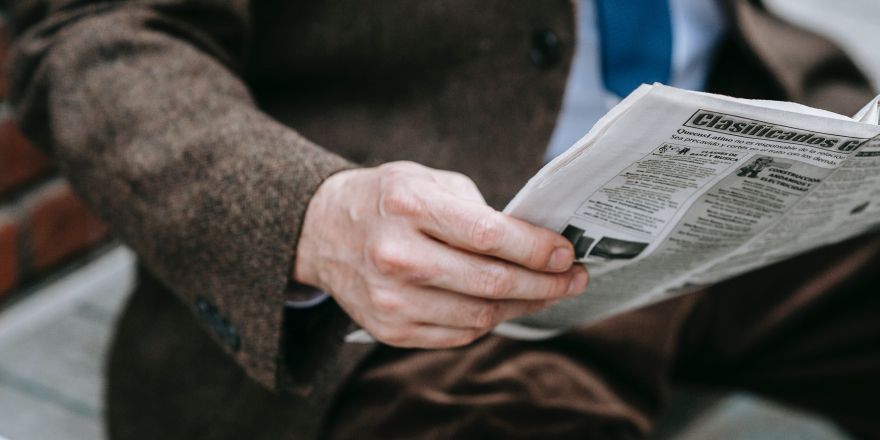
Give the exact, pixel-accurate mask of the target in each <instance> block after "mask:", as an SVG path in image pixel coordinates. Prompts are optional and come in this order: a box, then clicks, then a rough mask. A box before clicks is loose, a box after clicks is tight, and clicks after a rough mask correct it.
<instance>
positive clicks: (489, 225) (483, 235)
mask: <svg viewBox="0 0 880 440" xmlns="http://www.w3.org/2000/svg"><path fill="white" fill-rule="evenodd" d="M501 234H502V228H501V222H500V221H499V219H498V216H496V215H488V214H487V215H483V216H480V218H478V219H477V220H476V221H475V222H474V225H473V227H472V229H471V243H472V244H473V246H474V248H476V249H477V250H478V251H480V252H492V251H496V250H498V246H499V243H500V242H501Z"/></svg>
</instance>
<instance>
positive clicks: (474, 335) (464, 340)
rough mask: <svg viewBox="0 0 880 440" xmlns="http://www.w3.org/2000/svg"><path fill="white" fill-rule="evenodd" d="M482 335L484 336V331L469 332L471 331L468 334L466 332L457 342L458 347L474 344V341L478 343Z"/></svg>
mask: <svg viewBox="0 0 880 440" xmlns="http://www.w3.org/2000/svg"><path fill="white" fill-rule="evenodd" d="M482 335H483V331H482V330H469V331H466V332H464V334H463V335H461V336H460V337H459V338H458V341H456V345H458V346H463V345H470V344H472V343H473V342H474V341H476V340H477V339H479V338H480V336H482Z"/></svg>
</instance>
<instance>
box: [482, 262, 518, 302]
mask: <svg viewBox="0 0 880 440" xmlns="http://www.w3.org/2000/svg"><path fill="white" fill-rule="evenodd" d="M512 284H513V283H512V281H511V279H510V269H508V268H507V267H505V266H501V265H490V266H487V267H486V268H485V269H484V270H483V271H482V272H481V280H480V288H481V291H482V292H483V293H484V294H485V295H486V296H488V297H490V298H498V297H503V296H504V295H505V294H506V293H508V292H509V291H510V289H511V287H512Z"/></svg>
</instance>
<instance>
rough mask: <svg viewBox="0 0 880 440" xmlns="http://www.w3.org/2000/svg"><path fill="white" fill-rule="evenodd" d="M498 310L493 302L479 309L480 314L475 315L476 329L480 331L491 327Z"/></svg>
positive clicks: (495, 320) (495, 321)
mask: <svg viewBox="0 0 880 440" xmlns="http://www.w3.org/2000/svg"><path fill="white" fill-rule="evenodd" d="M498 310H499V307H498V304H497V303H493V302H490V303H488V304H486V305H484V306H483V307H481V308H480V312H479V313H478V314H477V322H476V327H477V328H481V329H488V328H491V327H493V326H494V325H495V324H496V323H497V320H498Z"/></svg>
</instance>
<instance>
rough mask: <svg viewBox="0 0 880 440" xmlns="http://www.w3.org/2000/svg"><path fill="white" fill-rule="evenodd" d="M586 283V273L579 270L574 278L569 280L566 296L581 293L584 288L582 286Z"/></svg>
mask: <svg viewBox="0 0 880 440" xmlns="http://www.w3.org/2000/svg"><path fill="white" fill-rule="evenodd" d="M586 282H587V272H586V271H583V270H579V271H578V272H577V273H576V274H574V276H573V277H572V278H571V283H569V285H568V294H569V295H576V294H578V293H581V290H582V289H583V288H584V284H585V283H586Z"/></svg>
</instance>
